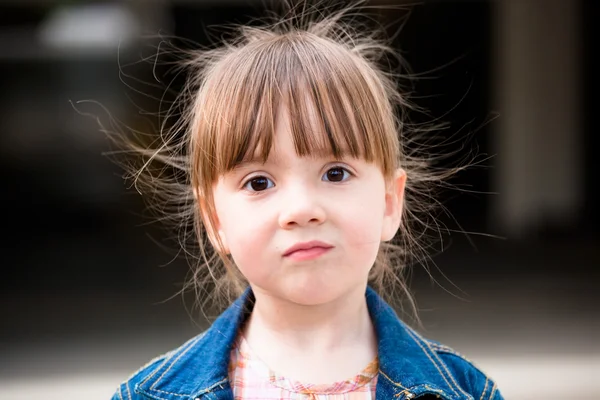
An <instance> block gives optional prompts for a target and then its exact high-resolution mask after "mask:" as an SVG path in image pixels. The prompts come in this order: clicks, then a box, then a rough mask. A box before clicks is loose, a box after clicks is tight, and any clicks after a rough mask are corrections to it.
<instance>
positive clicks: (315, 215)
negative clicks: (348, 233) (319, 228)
mask: <svg viewBox="0 0 600 400" xmlns="http://www.w3.org/2000/svg"><path fill="white" fill-rule="evenodd" d="M280 201H281V205H280V213H279V225H280V226H281V227H282V228H283V229H291V228H294V227H297V226H307V225H311V224H312V225H320V224H322V223H323V222H325V219H326V213H325V210H324V209H323V207H322V206H321V203H320V202H321V200H320V199H319V197H318V196H317V194H316V193H314V190H310V189H309V188H307V187H306V186H304V185H296V186H295V187H293V188H292V187H290V188H288V190H286V196H282V197H281V199H280Z"/></svg>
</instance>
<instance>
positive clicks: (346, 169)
mask: <svg viewBox="0 0 600 400" xmlns="http://www.w3.org/2000/svg"><path fill="white" fill-rule="evenodd" d="M334 169H340V170H342V172H343V173H344V174H346V175H347V177H346V178H345V179H343V180H342V181H339V182H338V181H329V182H333V183H341V182H345V181H347V180H348V179H349V178H350V177H353V176H354V174H353V173H352V171H350V170H349V169H348V168H346V167H344V166H341V165H334V166H332V167H330V168H328V169H327V171H325V173H324V174H323V176H322V177H321V178H323V177H324V176H325V175H327V173H328V172H329V171H331V170H334ZM259 178H262V179H267V180H268V181H269V182H271V185H270V186H269V187H267V188H265V189H264V190H251V189H250V188H249V185H250V184H251V183H252V181H254V180H256V179H259ZM325 182H328V181H325ZM273 186H275V184H274V183H273V181H271V179H269V178H267V177H266V176H264V175H255V176H253V177H251V178H249V179H248V180H246V181H245V182H244V184H243V185H242V188H243V189H245V190H247V191H248V192H250V193H255V194H256V193H261V192H264V191H265V190H267V189H270V188H272V187H273Z"/></svg>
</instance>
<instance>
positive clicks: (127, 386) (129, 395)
mask: <svg viewBox="0 0 600 400" xmlns="http://www.w3.org/2000/svg"><path fill="white" fill-rule="evenodd" d="M125 389H127V398H128V399H129V400H131V390H129V382H126V383H125Z"/></svg>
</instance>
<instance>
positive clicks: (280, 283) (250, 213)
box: [135, 7, 430, 304]
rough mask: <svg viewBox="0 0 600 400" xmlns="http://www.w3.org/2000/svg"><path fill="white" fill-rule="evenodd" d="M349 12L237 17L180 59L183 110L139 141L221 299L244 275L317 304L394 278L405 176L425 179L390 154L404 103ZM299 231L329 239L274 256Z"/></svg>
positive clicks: (204, 280)
mask: <svg viewBox="0 0 600 400" xmlns="http://www.w3.org/2000/svg"><path fill="white" fill-rule="evenodd" d="M352 10H353V8H351V7H349V8H345V9H342V10H341V11H339V12H335V13H334V12H332V13H330V14H329V15H327V16H325V17H323V16H322V15H321V14H317V13H316V12H315V13H313V14H311V15H313V16H314V15H319V18H318V19H315V18H312V17H310V16H307V15H301V16H300V18H291V19H286V20H284V21H283V22H282V21H278V22H277V23H275V24H272V25H269V26H266V27H262V28H258V27H243V28H242V29H240V30H239V33H240V34H239V35H238V36H237V38H236V39H235V40H233V41H230V42H227V43H225V44H224V45H222V46H220V47H218V48H216V49H212V50H202V51H193V52H191V53H190V56H189V57H187V58H186V60H185V62H184V65H185V66H187V67H189V71H190V76H191V79H190V80H189V81H188V84H187V86H186V87H185V89H184V91H183V95H182V97H181V98H180V100H181V101H180V102H179V103H178V104H179V105H181V104H183V106H184V109H185V112H184V113H183V114H182V117H181V118H180V119H179V121H178V123H177V124H175V125H174V127H173V128H172V130H170V131H169V132H171V133H172V135H170V136H168V137H166V138H164V137H163V139H164V141H163V144H162V145H161V147H160V148H158V149H157V150H156V151H154V152H152V153H149V152H148V150H147V149H143V150H142V151H143V152H144V153H145V154H146V155H150V158H151V160H158V161H162V162H164V163H167V164H168V165H170V166H173V167H175V168H176V169H177V171H178V173H177V174H175V175H176V176H175V180H169V179H167V178H165V174H160V175H159V176H156V175H154V174H152V170H151V169H150V168H148V166H149V165H150V164H151V162H150V161H148V162H147V163H146V164H145V168H142V169H141V170H139V171H137V173H136V175H135V177H136V179H138V182H139V179H141V178H143V177H144V172H149V173H148V174H147V177H148V179H147V180H145V181H144V182H145V183H147V184H149V185H150V188H151V189H152V190H153V191H155V194H158V196H159V197H160V196H163V198H164V199H166V200H167V202H171V204H173V203H174V204H175V205H176V206H177V207H176V210H177V212H176V214H177V215H178V216H183V217H189V220H192V222H193V226H194V234H195V235H194V236H195V238H194V241H195V242H196V244H199V245H200V256H201V257H200V263H199V265H198V266H197V267H196V269H195V271H194V279H193V283H194V284H195V285H197V287H198V288H199V289H201V290H202V291H206V288H207V286H211V287H215V288H216V291H215V294H226V295H227V299H228V300H229V299H231V298H232V297H234V296H236V295H239V294H240V292H241V291H242V290H243V289H244V288H245V287H246V286H247V284H248V282H249V283H250V284H252V286H253V287H254V288H255V289H256V290H264V291H269V292H270V293H272V294H273V295H276V296H287V297H288V298H289V299H290V300H292V301H295V302H298V303H306V304H308V303H313V304H316V303H320V302H324V301H327V300H328V298H329V297H331V296H337V295H339V294H341V293H343V292H344V291H348V290H350V289H351V288H358V287H364V284H365V283H366V281H367V280H369V282H370V283H371V284H372V285H374V286H375V287H376V288H377V289H380V290H381V289H382V286H384V285H386V284H387V283H394V285H392V287H398V285H400V287H401V288H403V289H404V288H405V287H404V285H403V283H402V280H401V276H402V269H403V267H404V265H405V256H406V255H407V254H408V253H410V252H411V249H412V248H413V247H414V246H413V245H414V244H416V243H418V241H417V240H416V239H415V236H414V235H412V234H411V230H410V229H409V226H410V224H409V223H412V222H414V221H407V219H408V218H405V217H406V216H408V217H410V216H412V213H413V210H412V208H411V207H412V204H411V200H412V199H413V197H414V196H412V194H414V193H415V188H414V187H413V186H412V185H413V183H418V182H419V181H422V180H423V179H422V177H425V178H426V179H424V180H429V178H430V176H428V175H423V174H422V170H421V169H420V167H419V166H420V163H418V162H416V161H415V159H414V158H412V157H408V156H407V155H406V154H404V152H403V145H404V143H402V141H401V138H402V137H403V135H404V134H405V132H403V129H404V127H403V125H402V121H401V116H402V115H403V111H404V109H405V107H406V105H407V103H406V101H405V98H404V96H402V95H401V94H400V93H399V91H398V82H397V81H396V79H395V78H394V77H395V75H394V74H391V73H386V72H384V71H382V70H381V69H380V68H379V64H378V61H379V58H380V57H381V56H382V55H384V54H387V53H388V52H390V49H389V48H388V47H387V46H385V45H384V44H382V42H380V41H376V40H374V39H373V35H372V32H371V34H369V32H365V31H360V30H359V29H358V28H356V27H353V26H352V24H350V25H348V24H344V23H343V22H342V20H343V17H345V16H347V15H349V14H351V13H349V11H352ZM391 54H393V52H391ZM182 133H183V135H181V134H182ZM182 139H183V140H182ZM181 173H183V175H184V176H185V179H184V181H185V182H184V183H185V188H183V190H182V191H179V189H181V188H182V185H180V184H181V183H182V180H181V179H180V178H181V175H182V174H181ZM405 185H406V186H405ZM405 189H406V193H407V194H408V197H406V196H405ZM182 199H183V200H182ZM188 200H189V201H188ZM182 206H185V208H184V209H183V211H182ZM169 209H173V207H171V208H169ZM410 219H413V218H410ZM417 221H418V220H417ZM398 230H399V231H400V234H399V235H396V233H397V231H398ZM397 236H399V237H397ZM311 241H319V242H321V244H320V245H321V247H323V246H324V247H329V249H327V250H326V251H324V253H323V254H321V255H320V256H319V257H316V258H311V259H309V260H300V258H302V257H304V256H311V252H310V251H308V252H305V253H304V255H303V254H302V253H296V254H292V255H289V254H287V253H288V252H289V250H290V248H291V247H293V246H294V245H298V244H306V243H307V242H311ZM212 250H214V252H213V251H212ZM319 251H323V250H314V249H313V252H319ZM313 255H314V254H313ZM309 258H310V257H309ZM210 282H212V283H214V284H215V285H216V286H212V285H209V283H210ZM387 293H391V292H390V291H387ZM406 294H408V293H406ZM211 297H212V299H219V298H222V297H219V296H216V297H215V296H211Z"/></svg>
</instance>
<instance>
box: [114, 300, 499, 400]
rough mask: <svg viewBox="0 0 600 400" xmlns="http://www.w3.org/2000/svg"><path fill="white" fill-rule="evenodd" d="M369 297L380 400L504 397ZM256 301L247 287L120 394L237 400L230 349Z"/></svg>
mask: <svg viewBox="0 0 600 400" xmlns="http://www.w3.org/2000/svg"><path fill="white" fill-rule="evenodd" d="M366 298H367V306H368V309H369V313H370V315H371V319H372V321H373V324H374V326H375V331H376V333H377V338H378V357H379V378H378V379H377V387H376V398H377V400H379V399H398V400H405V399H423V400H425V399H442V400H474V399H476V400H502V399H503V397H502V395H501V394H500V391H499V390H498V388H497V386H496V384H495V383H494V382H493V381H492V380H490V379H489V378H488V377H487V376H486V375H485V374H484V373H483V372H481V371H480V370H479V369H477V368H476V367H475V366H474V365H473V364H472V363H471V362H470V361H468V360H467V359H465V358H464V357H462V356H461V355H459V354H457V353H456V352H455V351H453V350H452V349H450V348H449V347H446V346H444V345H441V344H439V343H436V342H433V341H431V340H427V339H424V338H422V337H421V336H420V335H419V334H417V333H416V332H415V331H414V330H412V329H411V328H409V327H408V326H406V325H405V324H404V323H403V322H402V321H401V320H400V319H399V318H398V317H397V315H396V313H395V312H394V310H393V309H392V308H391V307H390V306H389V305H388V304H387V303H386V302H385V301H384V300H383V299H382V298H381V297H379V295H377V293H375V291H373V290H372V289H371V288H367V293H366ZM253 300H254V299H253V294H252V292H251V291H250V290H247V291H246V293H244V294H243V295H242V296H241V297H240V298H239V299H238V300H236V301H235V302H234V303H233V304H232V305H231V306H230V307H229V308H228V309H227V310H226V311H225V312H223V314H221V315H220V316H219V318H217V319H216V320H215V322H214V323H213V324H212V326H211V327H210V328H209V329H208V330H207V331H205V332H204V333H202V334H200V335H198V336H197V337H195V338H193V339H191V340H189V341H188V342H186V343H185V344H183V345H182V346H181V347H179V348H178V349H175V350H173V351H171V352H169V353H167V354H165V355H163V356H161V357H158V358H156V359H154V360H153V361H151V362H150V363H148V364H147V365H146V366H144V367H143V368H142V369H140V370H139V371H138V372H136V373H135V374H133V375H132V376H131V377H130V378H129V380H127V381H126V382H124V383H122V384H121V385H120V386H119V388H118V389H117V392H116V393H115V395H114V396H113V400H149V399H153V400H208V399H211V400H225V399H227V400H233V392H232V390H231V386H230V384H229V379H228V364H229V354H230V351H231V347H232V345H233V343H234V340H235V339H236V336H237V334H238V332H239V330H240V327H241V325H242V323H243V322H244V320H245V318H246V317H247V316H248V315H249V312H250V311H251V307H252V306H251V305H252V304H253Z"/></svg>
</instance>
